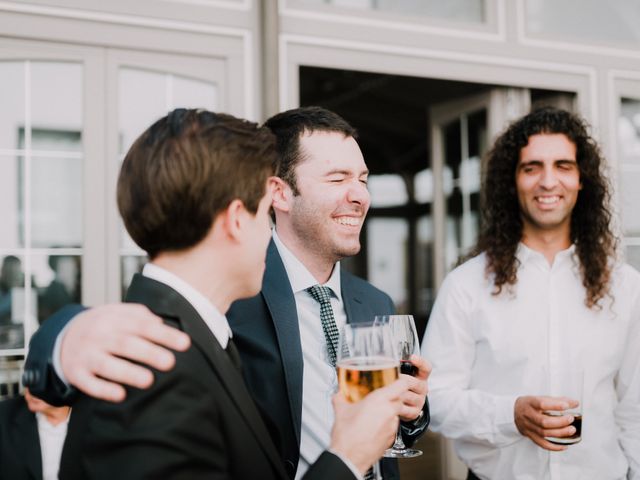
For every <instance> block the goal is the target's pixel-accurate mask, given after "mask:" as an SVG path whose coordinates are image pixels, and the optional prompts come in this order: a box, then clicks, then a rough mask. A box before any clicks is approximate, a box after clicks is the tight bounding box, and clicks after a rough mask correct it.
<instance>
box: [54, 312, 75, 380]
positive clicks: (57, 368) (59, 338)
mask: <svg viewBox="0 0 640 480" xmlns="http://www.w3.org/2000/svg"><path fill="white" fill-rule="evenodd" d="M72 323H73V319H72V320H71V321H70V322H69V323H67V324H66V325H65V327H64V328H63V329H62V330H60V333H59V334H58V336H57V337H56V343H54V345H53V354H52V355H51V356H52V358H51V363H52V364H53V371H54V372H55V373H56V375H57V376H58V378H59V379H60V381H61V382H62V383H64V384H65V386H66V387H67V388H69V387H70V386H71V385H70V384H69V381H68V380H67V377H65V375H64V373H63V371H62V364H61V363H62V362H61V361H60V349H61V348H62V340H63V339H64V335H65V334H66V333H67V330H68V329H69V327H70V326H71V324H72Z"/></svg>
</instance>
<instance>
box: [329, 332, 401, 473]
mask: <svg viewBox="0 0 640 480" xmlns="http://www.w3.org/2000/svg"><path fill="white" fill-rule="evenodd" d="M336 366H337V368H338V385H339V388H340V392H341V393H342V394H343V395H344V396H345V397H346V399H347V400H348V401H350V402H357V401H359V400H362V399H363V398H364V397H365V396H367V394H369V393H370V392H372V391H373V390H375V389H376V388H381V387H385V386H387V385H390V384H391V383H393V382H394V381H396V380H397V379H398V358H397V356H396V352H395V349H394V347H393V341H392V338H391V332H390V330H389V326H388V325H377V324H374V323H371V322H369V323H350V324H347V325H345V326H344V327H343V328H342V331H341V332H340V337H339V341H338V352H337V362H336ZM373 470H374V475H375V477H376V479H377V480H380V479H381V478H382V477H381V475H380V465H379V462H376V463H375V464H374V466H373Z"/></svg>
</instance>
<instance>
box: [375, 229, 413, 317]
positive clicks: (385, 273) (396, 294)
mask: <svg viewBox="0 0 640 480" xmlns="http://www.w3.org/2000/svg"><path fill="white" fill-rule="evenodd" d="M367 222H368V223H367V250H368V254H367V257H368V259H367V261H368V271H369V275H368V276H369V281H370V282H371V283H372V284H373V285H375V286H376V287H378V288H379V289H381V290H383V291H385V292H387V293H388V294H389V295H390V296H391V298H392V300H393V302H394V303H395V305H396V307H397V309H398V312H406V311H407V308H408V305H407V301H408V298H407V241H408V237H409V226H408V224H407V221H406V220H404V219H402V218H370V219H369V220H368V221H367Z"/></svg>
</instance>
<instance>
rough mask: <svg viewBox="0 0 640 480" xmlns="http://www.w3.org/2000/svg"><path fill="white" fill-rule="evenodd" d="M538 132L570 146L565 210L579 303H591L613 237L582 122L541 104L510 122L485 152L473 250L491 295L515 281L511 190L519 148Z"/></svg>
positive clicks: (602, 286)
mask: <svg viewBox="0 0 640 480" xmlns="http://www.w3.org/2000/svg"><path fill="white" fill-rule="evenodd" d="M538 134H563V135H566V137H567V138H568V139H569V140H570V141H571V142H572V143H573V144H574V145H575V146H576V161H577V163H578V169H579V171H580V182H581V184H582V189H581V190H580V192H579V193H578V200H577V202H576V205H575V207H574V208H573V211H572V212H571V233H570V234H571V242H572V243H574V244H575V246H576V253H577V255H578V258H579V259H580V270H581V273H582V283H583V285H584V287H585V289H586V291H587V296H586V299H585V304H586V305H587V306H588V307H589V308H592V307H595V306H596V305H597V304H598V302H599V300H600V299H602V298H603V297H604V296H606V295H607V294H608V293H609V287H610V280H611V260H612V258H613V257H614V255H615V248H616V239H615V236H614V235H613V233H612V231H611V208H610V189H609V183H608V181H607V178H606V176H605V171H604V169H605V160H604V157H603V156H602V154H601V152H600V149H599V148H598V145H597V144H596V142H595V140H593V138H591V136H590V135H589V133H588V127H587V125H586V123H585V122H584V120H582V119H581V118H580V117H578V116H577V115H574V114H573V113H570V112H567V111H565V110H560V109H557V108H553V107H543V108H540V109H538V110H535V111H533V112H531V113H529V114H528V115H525V116H524V117H522V118H520V119H518V120H516V121H515V122H513V123H512V124H511V125H510V126H509V127H508V128H507V130H506V131H505V132H504V133H502V135H500V137H498V139H497V140H496V141H495V144H494V146H493V148H492V149H491V151H490V152H489V154H488V156H487V168H486V173H485V177H484V182H483V188H482V220H483V221H482V228H481V231H480V235H479V237H478V243H477V245H476V247H475V249H474V252H473V254H478V253H481V252H485V254H486V256H487V273H488V274H491V275H493V278H494V285H495V287H496V292H495V293H496V294H499V293H500V292H501V290H502V288H503V287H504V286H508V285H514V284H515V283H516V281H517V276H516V274H517V268H518V263H517V259H516V257H515V254H516V250H517V248H518V243H519V242H520V240H521V239H522V228H523V222H522V216H521V212H520V208H519V202H518V194H517V189H516V169H517V166H518V162H519V160H520V151H521V150H522V149H523V148H524V147H526V146H527V145H528V143H529V138H530V137H531V136H533V135H538Z"/></svg>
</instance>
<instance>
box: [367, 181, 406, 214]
mask: <svg viewBox="0 0 640 480" xmlns="http://www.w3.org/2000/svg"><path fill="white" fill-rule="evenodd" d="M367 188H368V189H369V193H370V195H371V206H372V207H393V206H397V205H404V204H405V203H407V200H408V195H407V187H406V185H405V183H404V180H403V179H402V177H401V176H400V175H370V176H369V181H368V184H367Z"/></svg>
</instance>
